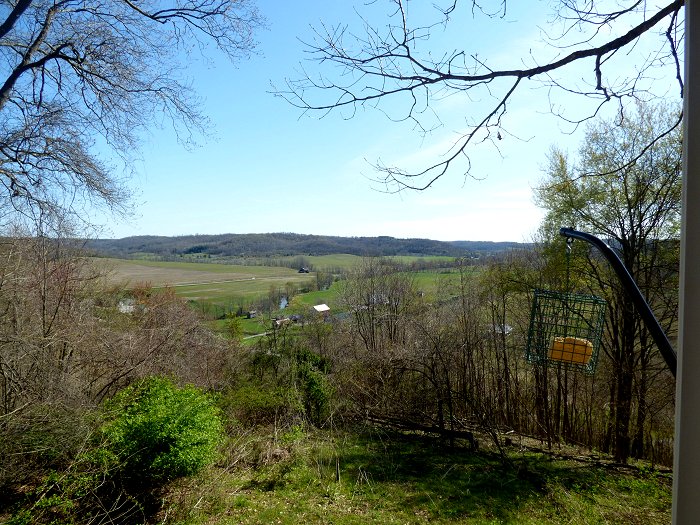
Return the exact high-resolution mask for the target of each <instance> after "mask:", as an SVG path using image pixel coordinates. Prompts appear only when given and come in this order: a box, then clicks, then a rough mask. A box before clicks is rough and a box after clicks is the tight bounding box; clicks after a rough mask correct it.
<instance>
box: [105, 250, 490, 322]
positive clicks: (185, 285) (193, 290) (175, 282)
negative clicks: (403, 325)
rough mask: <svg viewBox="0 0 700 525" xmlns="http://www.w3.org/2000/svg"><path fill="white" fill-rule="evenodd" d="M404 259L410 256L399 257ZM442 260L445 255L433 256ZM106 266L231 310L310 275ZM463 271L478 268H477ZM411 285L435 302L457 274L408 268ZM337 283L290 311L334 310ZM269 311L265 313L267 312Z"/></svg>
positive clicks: (323, 259)
mask: <svg viewBox="0 0 700 525" xmlns="http://www.w3.org/2000/svg"><path fill="white" fill-rule="evenodd" d="M308 259H309V260H310V262H311V263H313V265H314V267H315V268H321V267H327V268H332V267H335V268H338V267H342V268H345V269H347V268H350V267H351V266H352V265H358V264H360V263H361V262H362V258H361V257H357V256H354V255H347V254H337V255H324V256H317V257H309V258H308ZM398 259H401V262H407V261H408V262H410V261H412V260H415V259H416V258H415V257H400V258H398ZM435 259H440V260H448V259H450V258H437V257H436V258H435ZM94 261H96V263H97V264H100V265H103V267H105V268H108V269H109V270H110V276H109V279H110V281H111V282H113V283H114V284H117V285H121V286H125V287H127V288H128V287H132V286H136V285H138V284H142V283H149V284H150V285H151V286H154V287H165V286H169V287H172V288H173V290H174V291H175V293H176V294H177V295H178V296H180V297H183V298H185V299H187V300H189V301H193V302H196V303H197V304H199V305H200V306H202V307H204V308H205V309H206V305H212V306H214V307H215V308H218V309H222V308H223V310H227V311H233V310H235V309H237V307H238V306H242V307H243V308H247V307H248V305H250V304H251V303H253V302H255V301H256V300H258V299H260V298H262V297H266V296H267V295H268V294H269V293H270V291H271V290H274V291H275V292H276V293H278V294H281V295H285V292H286V290H287V288H291V289H297V290H298V289H304V288H306V289H308V288H313V287H314V285H315V274H314V273H313V272H312V273H308V274H306V273H299V272H298V270H295V269H292V268H287V267H283V266H257V265H234V264H221V263H203V262H169V261H150V260H136V261H135V260H122V259H95V260H94ZM467 271H468V272H478V271H480V270H479V268H478V267H473V268H470V269H467ZM408 275H409V277H410V279H411V280H412V282H413V288H414V289H415V290H416V291H420V292H422V293H423V297H424V299H425V300H426V301H429V302H430V301H436V300H439V299H443V298H445V297H450V296H453V295H455V294H457V293H458V287H459V280H460V274H459V272H458V271H457V270H456V269H436V270H423V271H416V272H410V273H408ZM342 287H343V282H342V281H341V282H334V283H333V284H332V286H331V287H330V289H328V290H321V291H313V292H308V293H301V294H297V295H295V296H294V297H292V300H291V303H290V305H289V307H290V308H289V310H290V311H296V310H305V309H308V308H311V307H312V306H314V305H317V304H321V303H325V304H328V305H329V306H330V307H331V308H332V309H333V310H334V311H335V312H337V311H339V308H340V306H341V305H340V301H339V298H340V294H341V293H342ZM268 313H269V312H268Z"/></svg>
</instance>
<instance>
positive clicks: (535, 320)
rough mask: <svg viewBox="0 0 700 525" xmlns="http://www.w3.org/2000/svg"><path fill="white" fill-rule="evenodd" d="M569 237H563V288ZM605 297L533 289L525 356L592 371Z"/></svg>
mask: <svg viewBox="0 0 700 525" xmlns="http://www.w3.org/2000/svg"><path fill="white" fill-rule="evenodd" d="M570 240H571V239H567V246H566V248H567V252H566V257H567V269H566V272H567V279H566V280H567V288H568V282H569V257H570V251H571V245H570V244H571V243H570ZM606 308H607V303H606V302H605V300H603V299H601V298H600V297H597V296H595V295H587V294H581V293H572V292H569V291H565V292H557V291H552V290H535V295H534V298H533V301H532V310H531V313H530V328H529V330H528V337H527V348H526V351H525V357H526V358H527V360H528V361H529V362H530V363H532V364H535V365H549V366H555V367H559V368H566V369H573V370H579V371H582V372H584V373H587V374H592V373H593V372H594V371H595V367H596V365H597V364H598V354H599V352H600V343H601V339H602V337H603V324H604V322H605V310H606Z"/></svg>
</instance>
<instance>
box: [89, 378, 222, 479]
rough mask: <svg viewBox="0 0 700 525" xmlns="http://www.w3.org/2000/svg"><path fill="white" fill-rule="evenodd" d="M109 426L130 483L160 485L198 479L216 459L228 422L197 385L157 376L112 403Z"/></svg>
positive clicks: (112, 446) (111, 440) (106, 427)
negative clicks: (205, 468)
mask: <svg viewBox="0 0 700 525" xmlns="http://www.w3.org/2000/svg"><path fill="white" fill-rule="evenodd" d="M106 408H107V410H108V411H109V413H110V414H111V416H112V417H111V420H110V421H108V422H107V423H106V424H105V425H104V426H103V429H102V430H103V432H104V434H105V436H106V437H107V439H108V441H109V447H110V449H111V450H112V451H113V452H114V454H115V455H116V456H117V457H118V458H119V459H120V465H121V466H120V468H121V471H122V473H123V474H124V476H125V477H126V478H129V479H134V480H137V481H142V482H146V483H153V484H158V483H162V482H166V481H169V480H172V479H175V478H179V477H182V476H189V475H192V474H196V473H197V472H199V471H200V470H201V469H203V468H204V467H206V466H207V465H209V464H211V463H212V462H213V461H214V459H215V454H216V449H217V445H218V444H219V442H220V439H221V434H222V423H221V419H220V418H219V413H218V408H217V407H216V406H215V404H214V401H213V399H212V398H211V397H210V396H208V395H207V394H205V393H203V392H202V391H201V390H199V389H197V388H195V387H193V386H185V387H182V388H179V387H177V386H176V385H175V384H174V383H173V382H171V381H170V380H168V379H164V378H159V377H151V378H148V379H146V380H144V381H141V382H139V383H137V384H135V385H132V386H130V387H128V388H126V389H124V390H122V391H121V392H119V393H118V394H117V395H116V396H115V397H114V398H113V399H112V400H110V401H109V402H108V403H107V404H106Z"/></svg>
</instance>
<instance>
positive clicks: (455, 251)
mask: <svg viewBox="0 0 700 525" xmlns="http://www.w3.org/2000/svg"><path fill="white" fill-rule="evenodd" d="M522 246H523V243H517V242H497V241H451V242H448V241H435V240H430V239H397V238H394V237H388V236H380V237H335V236H327V235H305V234H296V233H250V234H222V235H183V236H174V237H165V236H136V237H125V238H123V239H94V240H89V241H87V242H86V248H87V249H88V250H91V251H93V252H94V253H96V254H99V255H103V256H109V257H120V258H129V257H132V256H134V255H138V254H144V253H148V254H153V255H156V256H159V257H163V258H167V257H180V256H200V257H242V258H245V257H280V256H296V255H333V254H350V255H357V256H361V257H365V256H368V257H389V256H399V255H414V256H448V257H465V256H467V257H468V256H474V257H477V256H487V255H490V254H493V253H498V252H501V251H503V250H508V249H512V248H516V247H522Z"/></svg>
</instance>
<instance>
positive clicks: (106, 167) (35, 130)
mask: <svg viewBox="0 0 700 525" xmlns="http://www.w3.org/2000/svg"><path fill="white" fill-rule="evenodd" d="M261 23H262V21H261V18H260V16H259V14H258V12H257V10H256V9H255V7H254V5H253V4H252V2H251V1H250V0H197V1H193V0H145V1H139V2H132V1H131V0H114V1H112V0H110V1H103V0H95V1H89V2H86V1H83V0H13V1H9V2H3V3H2V5H0V59H1V60H0V206H1V207H2V209H3V211H4V214H7V213H10V214H12V215H13V216H16V215H17V212H19V213H20V214H22V215H24V216H25V217H29V218H31V219H32V220H37V219H38V218H41V220H42V221H44V222H48V221H49V220H51V221H53V220H56V219H61V220H63V219H65V218H66V217H68V218H72V219H75V218H80V219H86V216H85V213H86V212H85V210H86V206H93V205H102V206H105V205H106V206H107V207H109V208H111V209H112V210H115V211H120V210H124V205H125V204H126V203H128V198H129V194H128V191H127V188H126V185H125V184H124V178H123V177H121V176H119V175H118V172H117V170H116V169H115V166H114V165H113V164H114V163H113V162H110V160H109V159H110V157H109V155H111V154H112V153H116V154H117V155H118V156H119V157H115V158H119V159H120V161H119V162H120V163H121V162H122V161H125V164H126V166H128V165H129V164H130V161H131V160H133V152H134V151H135V150H136V149H138V143H139V140H140V139H141V138H142V132H143V131H144V130H145V129H147V128H149V127H150V126H151V125H153V123H165V124H169V125H174V126H175V127H176V129H177V130H178V133H179V136H180V137H181V139H183V140H186V139H187V138H188V136H189V133H191V132H196V131H197V130H199V129H202V127H203V125H204V120H205V119H204V116H203V115H202V114H201V112H200V110H199V108H198V106H197V101H196V97H195V94H194V93H193V91H192V90H191V89H190V87H189V83H188V80H187V77H186V74H185V72H184V68H185V66H186V62H187V60H188V58H189V57H190V56H191V54H192V53H195V52H198V51H199V52H205V51H206V48H207V47H216V48H218V50H220V51H221V52H223V53H224V54H226V55H228V56H229V57H230V58H232V59H236V58H239V57H243V56H245V55H247V54H248V53H250V51H251V50H252V49H253V48H254V40H253V31H254V30H255V29H256V28H257V27H259V26H260V25H261Z"/></svg>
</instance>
